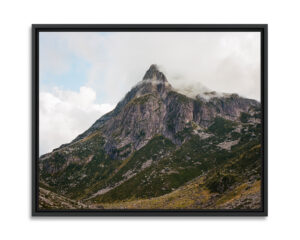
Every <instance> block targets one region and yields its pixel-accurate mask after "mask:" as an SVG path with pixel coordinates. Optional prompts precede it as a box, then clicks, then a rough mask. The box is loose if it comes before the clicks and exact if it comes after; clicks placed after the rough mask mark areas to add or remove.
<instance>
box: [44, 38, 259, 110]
mask: <svg viewBox="0 0 300 240" xmlns="http://www.w3.org/2000/svg"><path fill="white" fill-rule="evenodd" d="M43 34H48V35H51V37H52V38H53V39H57V41H56V42H58V46H59V47H58V50H57V51H60V50H59V48H60V47H61V46H64V47H63V48H64V50H68V51H69V54H73V55H76V56H77V57H79V58H82V59H84V60H85V61H87V62H89V63H90V64H91V67H90V69H89V71H88V74H87V75H88V76H87V81H88V82H87V86H91V87H92V88H93V89H94V90H95V91H96V92H97V95H100V96H101V97H102V98H103V99H104V101H105V102H113V103H114V104H115V103H116V102H118V101H119V100H120V99H121V98H122V97H123V96H124V94H126V92H127V91H128V90H130V88H131V87H132V86H133V85H135V84H136V83H137V82H139V81H140V80H141V79H142V77H143V75H144V73H145V71H146V70H147V69H148V67H149V66H150V65H151V64H153V63H154V64H158V65H159V66H160V67H161V69H162V70H163V71H164V72H165V74H166V75H167V78H168V80H169V82H170V83H171V84H172V85H173V86H174V87H175V88H182V87H185V86H186V85H188V86H189V85H192V86H194V88H197V85H200V84H202V85H204V86H207V87H208V88H209V89H212V90H215V91H219V92H228V93H231V92H234V93H238V94H240V95H242V96H246V97H249V98H254V99H257V100H259V99H260V33H258V32H184V33H180V32H114V33H104V34H101V33H90V32H86V33H82V32H81V33H78V32H77V33H76V32H75V33H74V32H72V33H68V32H64V33H43ZM48 35H47V36H48ZM51 37H50V39H51ZM53 39H52V41H54V40H53ZM51 51H54V50H53V49H52V50H51ZM51 54H54V53H51ZM64 59H65V58H64V55H62V57H61V58H60V61H64ZM50 65H51V64H49V66H50ZM52 65H55V64H52ZM59 65H60V66H58V67H57V68H58V69H59V68H60V67H62V66H65V65H66V63H62V64H59Z"/></svg>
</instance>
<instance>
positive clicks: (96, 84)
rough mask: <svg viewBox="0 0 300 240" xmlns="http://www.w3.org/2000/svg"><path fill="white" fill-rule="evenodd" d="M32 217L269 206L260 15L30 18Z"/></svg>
mask: <svg viewBox="0 0 300 240" xmlns="http://www.w3.org/2000/svg"><path fill="white" fill-rule="evenodd" d="M32 77H33V80H32V95H33V96H32V215H33V216H267V25H264V24H254V25H251V24H237V25H236V24H233V25H232V24H231V25H227V24H224V25H48V24H42V25H33V26H32Z"/></svg>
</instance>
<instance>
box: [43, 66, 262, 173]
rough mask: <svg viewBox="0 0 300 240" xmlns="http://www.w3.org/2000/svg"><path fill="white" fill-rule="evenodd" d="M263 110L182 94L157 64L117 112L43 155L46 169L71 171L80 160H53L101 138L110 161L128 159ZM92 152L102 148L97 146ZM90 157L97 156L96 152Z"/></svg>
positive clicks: (230, 99)
mask: <svg viewBox="0 0 300 240" xmlns="http://www.w3.org/2000/svg"><path fill="white" fill-rule="evenodd" d="M259 108H260V103H259V102H257V101H255V100H251V99H246V98H242V97H239V96H238V95H237V94H222V95H218V94H216V93H215V92H211V93H207V94H206V95H205V96H202V95H198V96H197V97H196V98H195V99H193V98H189V97H187V96H185V95H183V94H180V93H178V92H176V91H175V90H174V89H173V88H172V86H171V84H170V83H169V82H168V80H167V78H166V76H165V75H164V74H163V73H162V72H160V71H159V69H158V67H157V65H151V66H150V68H149V70H148V71H147V72H146V73H145V76H144V77H143V80H142V81H141V82H139V83H138V84H137V85H136V86H134V87H133V88H132V89H131V90H130V91H129V92H128V93H127V94H126V96H125V97H124V98H123V99H122V100H121V101H120V102H119V103H118V104H117V106H116V108H115V109H114V110H113V111H111V112H109V113H107V114H105V115H104V116H102V117H101V118H100V119H98V120H97V121H96V122H95V123H94V124H93V125H92V126H91V127H90V128H89V129H88V130H87V131H85V132H84V133H82V134H81V135H79V136H78V137H77V138H75V139H74V140H73V141H72V142H71V143H69V144H65V145H62V146H61V147H60V148H58V149H56V150H55V151H54V152H53V153H50V154H46V155H44V156H42V157H41V161H43V160H46V161H45V163H44V164H42V165H43V166H44V167H46V166H48V168H49V171H50V172H55V171H58V169H59V167H64V168H65V167H66V166H67V165H68V163H70V162H74V161H76V159H77V158H74V157H73V158H72V159H75V160H72V161H70V160H69V159H70V157H67V159H68V160H67V161H66V162H64V163H63V164H62V165H61V166H58V165H57V164H56V165H55V166H52V165H53V164H52V165H51V164H49V163H48V160H49V159H50V160H51V159H54V158H55V154H56V155H57V152H64V151H67V152H69V153H68V154H72V151H74V150H72V149H73V148H72V146H77V145H78V144H79V145H80V144H83V143H84V142H85V141H86V139H88V138H91V137H92V136H94V135H95V134H100V135H101V137H102V138H103V139H102V140H103V148H104V150H105V153H106V154H107V155H108V156H109V157H110V158H112V159H124V158H126V157H127V156H129V155H130V154H132V153H133V152H134V151H137V150H139V149H141V148H142V147H143V146H145V145H146V144H147V143H148V142H149V141H150V140H151V139H152V138H153V137H154V136H155V135H163V136H164V137H166V138H168V139H170V140H171V141H172V142H173V143H174V144H176V145H181V144H182V143H183V142H184V141H185V139H184V138H181V139H178V134H179V133H181V132H182V131H184V130H185V129H186V128H187V127H189V126H190V125H191V124H194V125H195V126H197V127H200V128H207V127H209V126H210V125H211V124H212V123H213V122H214V119H215V118H216V117H222V118H225V119H229V120H235V121H239V118H240V115H241V113H242V112H246V113H247V112H249V111H250V110H253V109H259ZM77 148H78V147H77ZM89 148H90V149H97V147H96V146H94V147H89ZM75 149H76V148H75ZM89 154H90V155H94V153H93V152H90V153H89ZM80 161H81V160H78V162H80ZM50 166H51V167H50Z"/></svg>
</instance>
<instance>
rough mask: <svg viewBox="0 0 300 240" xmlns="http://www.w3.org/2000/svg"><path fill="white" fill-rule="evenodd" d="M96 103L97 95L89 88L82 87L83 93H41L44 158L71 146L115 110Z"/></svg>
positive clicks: (41, 137)
mask: <svg viewBox="0 0 300 240" xmlns="http://www.w3.org/2000/svg"><path fill="white" fill-rule="evenodd" d="M95 100H96V93H95V91H94V90H93V89H91V88H89V87H81V88H80V91H79V92H74V91H65V90H61V89H59V88H54V89H53V91H52V92H41V93H40V101H39V105H40V106H39V107H40V111H39V116H40V127H39V129H40V154H44V153H46V152H49V151H51V150H52V149H53V148H57V147H59V146H60V145H61V144H64V143H67V142H70V141H71V140H73V139H74V138H75V137H76V136H77V135H79V134H80V133H82V132H83V131H85V130H86V129H87V128H88V127H90V126H91V125H92V124H93V123H94V122H95V121H96V120H97V119H98V118H99V117H101V116H102V115H103V114H105V113H107V112H109V111H110V110H112V109H113V108H114V105H111V104H97V103H95Z"/></svg>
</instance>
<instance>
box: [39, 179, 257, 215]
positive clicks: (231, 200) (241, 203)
mask: <svg viewBox="0 0 300 240" xmlns="http://www.w3.org/2000/svg"><path fill="white" fill-rule="evenodd" d="M203 179H204V178H203V177H198V178H196V179H194V180H192V181H190V182H189V183H187V184H185V185H184V186H182V187H180V188H178V189H176V190H174V191H173V192H171V193H169V194H166V195H163V196H160V197H156V198H150V199H141V200H132V201H124V202H115V203H101V204H93V205H89V204H86V203H81V202H77V201H74V200H71V199H68V198H66V197H63V196H61V195H58V194H56V193H53V192H51V191H49V190H46V189H44V188H40V201H39V202H40V206H39V207H40V209H103V208H104V209H253V210H254V209H260V207H261V181H260V180H256V181H253V182H247V183H243V184H240V185H237V186H234V187H232V188H231V189H228V190H227V191H226V192H225V193H223V194H218V193H211V192H210V191H209V190H207V189H206V188H205V187H202V185H203Z"/></svg>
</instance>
